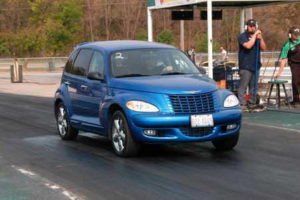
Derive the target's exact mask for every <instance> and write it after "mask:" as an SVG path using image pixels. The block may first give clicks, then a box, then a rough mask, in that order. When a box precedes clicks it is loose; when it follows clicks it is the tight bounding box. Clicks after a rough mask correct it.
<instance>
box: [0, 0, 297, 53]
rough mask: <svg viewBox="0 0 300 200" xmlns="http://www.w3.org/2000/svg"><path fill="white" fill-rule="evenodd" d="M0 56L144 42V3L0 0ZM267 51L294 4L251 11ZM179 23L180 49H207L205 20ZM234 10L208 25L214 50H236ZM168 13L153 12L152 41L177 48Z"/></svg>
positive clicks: (175, 27) (275, 44)
mask: <svg viewBox="0 0 300 200" xmlns="http://www.w3.org/2000/svg"><path fill="white" fill-rule="evenodd" d="M0 3H1V8H0V57H26V56H66V55H68V53H69V52H70V51H71V50H72V49H73V48H74V47H75V46H76V45H77V44H79V43H83V42H87V41H98V40H117V39H135V40H147V15H146V14H147V12H146V9H147V1H146V0H22V1H20V0H0ZM253 10H254V13H253V15H254V16H255V18H256V19H257V20H258V21H259V25H260V28H261V29H262V30H263V33H264V37H265V40H266V42H267V44H268V49H269V50H279V49H280V47H281V45H282V44H283V42H284V41H285V40H286V35H287V30H288V29H289V27H290V26H292V25H296V26H297V25H299V22H298V20H297V19H298V13H299V11H300V4H299V3H293V4H287V5H279V6H269V7H263V8H254V9H253ZM194 13H195V14H194V16H195V19H194V20H192V21H185V48H186V49H188V48H190V46H195V47H196V50H197V51H198V52H199V51H200V52H206V51H207V33H206V27H207V25H206V21H203V20H200V9H196V10H195V11H194ZM239 13H240V11H239V9H226V10H224V11H223V19H222V20H217V21H214V22H213V30H214V32H213V37H214V50H215V51H218V49H219V47H220V46H224V47H225V48H226V49H227V50H229V51H236V50H237V49H238V45H237V37H238V35H239V32H240V26H239V21H240V20H239V17H240V14H239ZM170 16H171V11H170V10H167V9H165V10H156V11H154V12H153V22H154V27H153V30H154V39H155V40H156V41H158V42H163V43H167V44H173V45H175V46H179V33H180V30H179V27H180V25H179V21H172V20H171V17H170Z"/></svg>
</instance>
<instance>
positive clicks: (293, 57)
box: [275, 26, 300, 105]
mask: <svg viewBox="0 0 300 200" xmlns="http://www.w3.org/2000/svg"><path fill="white" fill-rule="evenodd" d="M287 62H288V64H289V66H290V67H291V72H292V87H293V102H292V105H296V104H299V103H300V30H299V28H297V27H294V26H293V27H291V28H290V30H289V40H288V41H287V42H286V43H285V44H284V45H283V47H282V50H281V54H280V68H279V71H278V73H277V74H276V76H275V78H279V77H280V76H281V73H282V71H283V68H284V66H285V65H286V63H287Z"/></svg>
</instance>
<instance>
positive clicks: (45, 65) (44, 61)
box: [0, 57, 68, 71]
mask: <svg viewBox="0 0 300 200" xmlns="http://www.w3.org/2000/svg"><path fill="white" fill-rule="evenodd" d="M17 59H18V63H19V64H20V65H22V66H23V69H24V71H26V70H38V69H40V70H49V71H54V70H57V69H60V68H62V67H64V66H65V64H66V62H67V60H68V57H40V58H17ZM14 60H15V59H14V58H1V59H0V70H9V69H10V66H11V65H13V64H14Z"/></svg>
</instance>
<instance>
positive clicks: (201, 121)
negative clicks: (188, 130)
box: [191, 114, 214, 128]
mask: <svg viewBox="0 0 300 200" xmlns="http://www.w3.org/2000/svg"><path fill="white" fill-rule="evenodd" d="M211 126H214V120H213V117H212V115H211V114H208V115H191V127H193V128H194V127H211Z"/></svg>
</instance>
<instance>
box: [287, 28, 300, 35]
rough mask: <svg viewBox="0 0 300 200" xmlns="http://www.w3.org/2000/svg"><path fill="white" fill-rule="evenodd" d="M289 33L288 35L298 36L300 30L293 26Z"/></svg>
mask: <svg viewBox="0 0 300 200" xmlns="http://www.w3.org/2000/svg"><path fill="white" fill-rule="evenodd" d="M289 33H290V34H296V35H300V30H299V28H297V27H295V26H293V27H291V28H290V30H289Z"/></svg>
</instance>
